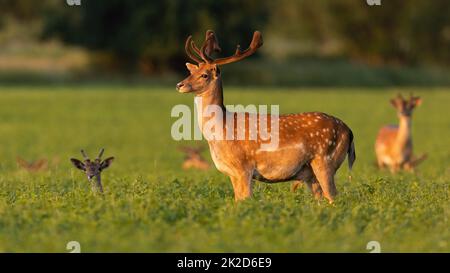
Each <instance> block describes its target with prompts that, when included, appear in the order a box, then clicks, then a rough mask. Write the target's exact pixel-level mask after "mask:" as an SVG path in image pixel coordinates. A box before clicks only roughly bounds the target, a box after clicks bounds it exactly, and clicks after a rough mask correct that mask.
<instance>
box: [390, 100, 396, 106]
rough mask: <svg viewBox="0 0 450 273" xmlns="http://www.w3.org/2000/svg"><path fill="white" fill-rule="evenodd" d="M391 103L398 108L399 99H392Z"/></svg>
mask: <svg viewBox="0 0 450 273" xmlns="http://www.w3.org/2000/svg"><path fill="white" fill-rule="evenodd" d="M391 104H392V106H394V108H397V100H394V99H392V100H391Z"/></svg>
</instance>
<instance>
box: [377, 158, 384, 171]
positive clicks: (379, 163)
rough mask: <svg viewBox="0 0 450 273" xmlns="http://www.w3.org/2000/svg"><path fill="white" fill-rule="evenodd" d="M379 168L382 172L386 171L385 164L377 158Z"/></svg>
mask: <svg viewBox="0 0 450 273" xmlns="http://www.w3.org/2000/svg"><path fill="white" fill-rule="evenodd" d="M377 166H378V169H380V170H382V169H384V163H383V161H382V160H381V159H378V158H377Z"/></svg>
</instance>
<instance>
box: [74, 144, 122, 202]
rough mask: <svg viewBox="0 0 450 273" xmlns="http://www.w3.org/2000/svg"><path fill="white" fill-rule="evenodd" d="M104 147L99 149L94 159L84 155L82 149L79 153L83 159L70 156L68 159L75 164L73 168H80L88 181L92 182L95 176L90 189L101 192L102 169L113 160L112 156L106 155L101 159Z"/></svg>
mask: <svg viewBox="0 0 450 273" xmlns="http://www.w3.org/2000/svg"><path fill="white" fill-rule="evenodd" d="M104 151H105V149H101V150H100V153H99V154H98V156H97V158H96V159H95V160H90V159H89V157H88V156H87V155H86V153H85V152H84V150H81V154H82V155H83V158H84V161H81V160H78V159H76V158H71V159H70V161H71V162H72V164H73V165H74V166H75V168H77V169H80V170H82V171H83V172H84V173H85V174H86V176H87V178H88V180H89V182H92V179H93V178H95V183H92V184H91V185H92V190H93V191H94V192H97V191H98V192H100V193H103V186H102V179H101V173H102V171H103V170H104V169H106V168H108V167H109V166H110V165H111V163H112V162H113V160H114V157H108V158H107V159H105V160H103V161H102V159H101V158H102V155H103V152H104Z"/></svg>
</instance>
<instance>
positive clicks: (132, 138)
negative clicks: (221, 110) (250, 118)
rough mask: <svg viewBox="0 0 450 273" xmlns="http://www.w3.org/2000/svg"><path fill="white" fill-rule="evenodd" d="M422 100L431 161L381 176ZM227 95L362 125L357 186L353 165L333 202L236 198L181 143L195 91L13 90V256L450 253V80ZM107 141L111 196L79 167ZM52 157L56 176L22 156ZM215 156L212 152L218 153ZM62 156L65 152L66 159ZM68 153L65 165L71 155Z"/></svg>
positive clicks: (7, 214)
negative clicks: (27, 164) (387, 134)
mask: <svg viewBox="0 0 450 273" xmlns="http://www.w3.org/2000/svg"><path fill="white" fill-rule="evenodd" d="M397 91H403V92H405V93H406V92H408V93H409V92H414V93H415V94H419V95H421V96H422V97H423V99H424V103H423V105H422V106H421V107H420V108H418V109H417V110H416V112H415V114H414V119H413V136H414V145H415V151H416V152H417V153H419V154H420V153H422V152H428V154H429V158H428V159H427V160H426V161H425V162H424V163H423V165H421V166H420V168H419V172H418V173H417V174H416V175H412V174H408V173H403V174H398V175H396V176H393V175H391V174H390V173H388V172H379V171H377V170H376V168H375V165H374V153H373V142H374V138H375V135H376V132H377V130H378V128H379V127H380V126H381V125H383V124H386V123H393V122H396V115H395V112H394V109H393V108H392V107H391V106H390V105H389V103H388V99H389V98H390V97H392V96H393V95H394V94H395V93H396V92H397ZM225 99H226V103H227V104H238V103H240V104H279V105H280V109H281V112H283V113H290V112H302V111H310V110H320V111H323V112H327V113H330V114H333V115H335V116H337V117H340V118H341V119H343V120H344V121H345V122H346V123H347V124H348V125H349V126H350V127H351V128H352V130H353V132H354V135H355V141H356V152H357V161H356V164H355V166H354V172H353V181H352V182H348V181H347V178H346V177H347V175H348V170H347V167H346V164H345V165H344V166H343V167H342V168H341V169H340V170H339V172H338V174H337V187H338V190H339V192H340V194H339V196H338V199H337V202H336V203H335V204H334V205H333V206H331V205H328V204H327V203H326V202H317V201H315V200H313V198H312V197H311V195H310V193H309V192H308V191H307V190H306V189H300V190H299V191H298V192H296V193H291V192H290V191H289V188H290V185H289V183H279V184H275V185H268V184H261V183H257V184H255V189H254V198H253V199H251V200H248V201H245V202H241V203H238V204H236V203H234V201H233V191H232V187H231V183H230V182H229V180H228V178H227V177H225V176H224V175H222V174H220V173H219V172H218V171H216V170H211V171H208V172H200V171H182V170H180V165H181V162H182V159H183V155H182V154H180V153H179V152H178V151H177V149H176V147H177V146H178V145H180V143H177V142H175V141H173V140H172V139H171V136H170V128H171V124H172V122H173V121H174V120H175V118H171V117H170V110H171V108H172V107H173V106H174V105H176V104H180V103H183V104H188V105H190V106H192V105H193V98H192V96H190V95H182V94H178V93H176V92H175V90H174V89H173V88H167V89H162V88H152V87H130V88H126V87H111V86H78V87H67V88H61V87H51V86H49V87H39V88H25V87H4V88H0V155H1V157H0V251H1V252H66V251H67V250H66V249H65V247H66V243H67V242H68V241H73V240H75V241H79V242H80V243H81V251H82V252H116V251H119V252H135V251H139V252H140V251H143V252H179V251H188V252H190V251H196V252H209V251H214V252H224V251H230V252H243V251H245V252H246V251H249V252H272V251H273V252H341V251H343V252H367V250H366V244H367V242H369V241H372V240H376V241H379V242H380V244H381V250H382V251H383V252H416V251H425V252H434V251H437V252H449V251H450V228H449V226H450V223H449V217H450V200H449V193H450V181H449V180H450V179H449V178H450V169H449V162H450V153H449V150H450V149H449V147H450V146H449V143H448V139H449V134H450V116H449V115H448V112H447V110H446V109H447V107H448V105H450V90H449V89H428V90H425V89H401V90H398V89H370V90H363V89H339V90H336V89H299V90H295V89H264V90H256V89H238V88H227V87H225ZM100 147H105V148H106V152H105V156H110V155H114V156H115V157H116V161H115V162H114V163H113V165H112V166H111V168H110V169H108V170H106V171H105V172H104V174H103V184H104V188H105V196H104V198H100V197H99V196H96V195H93V194H92V193H91V192H90V188H89V186H88V183H87V180H86V178H85V177H84V175H83V174H82V173H81V172H80V171H78V170H75V169H74V168H73V167H72V166H71V165H70V163H69V160H68V159H69V158H70V157H81V155H80V154H79V149H80V148H85V149H86V150H87V151H88V153H89V154H90V155H91V156H93V155H94V154H95V153H97V151H98V149H99V148H100ZM19 155H20V156H22V157H24V158H27V159H36V158H39V157H47V158H50V159H53V161H54V163H52V164H51V165H50V168H49V170H48V171H45V172H41V173H35V174H31V173H27V172H25V171H23V170H19V169H18V168H17V166H16V163H15V158H16V156H19ZM207 157H208V158H209V156H207ZM58 159H59V160H58ZM58 161H59V162H58Z"/></svg>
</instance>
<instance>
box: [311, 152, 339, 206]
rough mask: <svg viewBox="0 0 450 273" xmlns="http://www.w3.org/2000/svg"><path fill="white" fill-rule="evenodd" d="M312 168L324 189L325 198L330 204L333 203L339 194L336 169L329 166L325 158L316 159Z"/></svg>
mask: <svg viewBox="0 0 450 273" xmlns="http://www.w3.org/2000/svg"><path fill="white" fill-rule="evenodd" d="M311 167H312V169H313V172H314V175H315V176H316V178H317V180H318V181H319V185H320V187H321V188H322V192H323V196H324V197H325V198H326V199H327V200H328V202H330V204H331V203H333V202H334V197H335V196H336V194H337V190H336V185H335V184H334V168H332V166H330V165H328V164H327V163H326V161H325V160H324V159H323V158H316V159H314V160H313V161H312V162H311Z"/></svg>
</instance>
